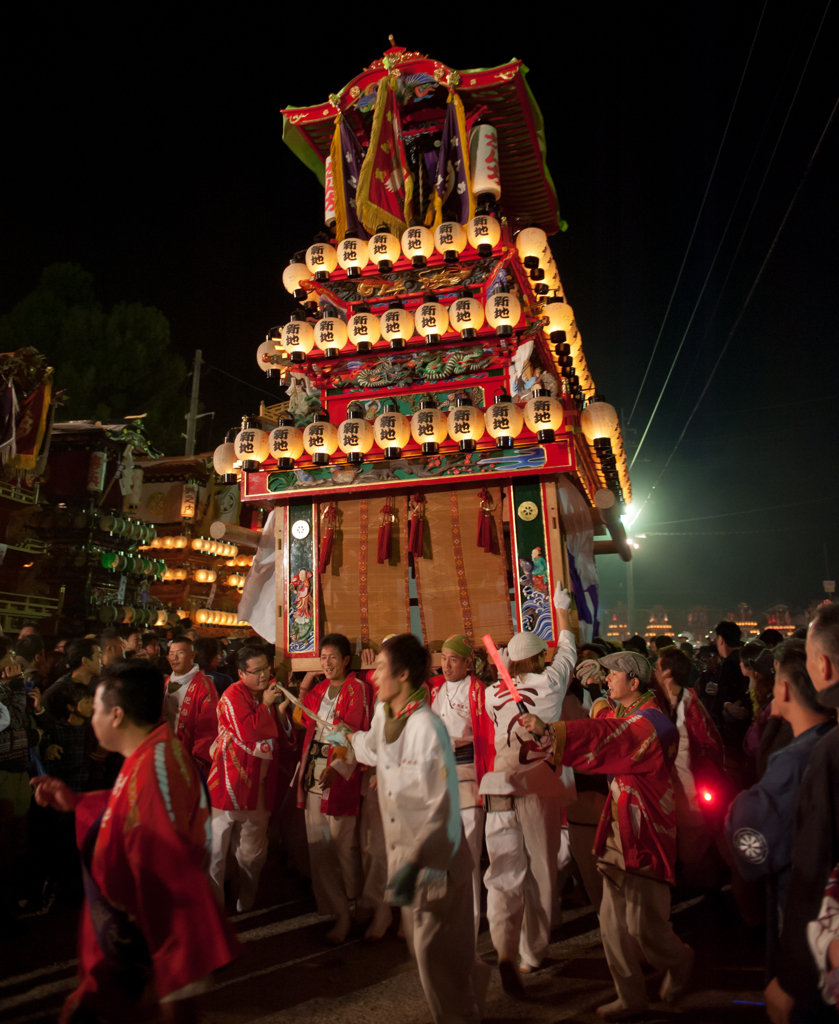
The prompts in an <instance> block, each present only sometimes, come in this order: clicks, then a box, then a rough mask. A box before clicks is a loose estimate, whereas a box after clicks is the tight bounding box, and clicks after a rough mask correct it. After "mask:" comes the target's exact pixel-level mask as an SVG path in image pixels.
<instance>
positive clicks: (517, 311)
mask: <svg viewBox="0 0 839 1024" xmlns="http://www.w3.org/2000/svg"><path fill="white" fill-rule="evenodd" d="M486 317H487V321H488V323H489V325H490V327H494V328H495V333H496V334H497V335H498V337H499V338H509V337H511V335H512V333H513V327H515V325H516V324H517V323H518V322H519V320H520V319H521V303H520V302H519V300H518V299H517V298H516V297H515V295H511V294H510V292H508V291H506V290H504V291H497V292H496V293H495V294H494V295H493V296H492V297H491V298H490V299H489V301H488V302H487V304H486Z"/></svg>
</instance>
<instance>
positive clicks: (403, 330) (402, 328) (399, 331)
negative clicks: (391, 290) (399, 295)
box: [380, 299, 414, 351]
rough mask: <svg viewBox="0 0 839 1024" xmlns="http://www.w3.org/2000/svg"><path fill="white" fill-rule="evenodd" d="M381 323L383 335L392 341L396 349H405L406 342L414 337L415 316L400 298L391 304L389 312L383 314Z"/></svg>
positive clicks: (392, 347)
mask: <svg viewBox="0 0 839 1024" xmlns="http://www.w3.org/2000/svg"><path fill="white" fill-rule="evenodd" d="M380 324H381V330H382V337H383V338H384V339H385V341H389V342H390V347H391V349H392V350H394V351H397V350H398V349H403V348H404V347H405V342H406V341H407V340H408V339H409V338H411V337H413V334H414V318H413V316H411V314H410V313H409V312H408V310H407V309H405V307H404V306H403V304H402V302H401V301H400V300H399V299H395V300H394V301H393V302H391V303H390V304H389V306H388V309H387V312H386V313H383V314H382V317H381V320H380Z"/></svg>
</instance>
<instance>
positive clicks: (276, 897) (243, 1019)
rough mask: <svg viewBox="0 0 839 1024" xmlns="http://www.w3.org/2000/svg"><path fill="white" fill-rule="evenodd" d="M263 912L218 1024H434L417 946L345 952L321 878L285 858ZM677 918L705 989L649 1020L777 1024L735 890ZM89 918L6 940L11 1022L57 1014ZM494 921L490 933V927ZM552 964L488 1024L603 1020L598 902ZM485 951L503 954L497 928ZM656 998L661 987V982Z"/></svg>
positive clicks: (251, 924) (62, 910)
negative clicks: (332, 933) (321, 893)
mask: <svg viewBox="0 0 839 1024" xmlns="http://www.w3.org/2000/svg"><path fill="white" fill-rule="evenodd" d="M260 895H261V897H262V900H261V903H260V906H259V907H258V908H257V909H256V910H254V911H252V912H250V913H248V914H240V915H236V916H234V917H233V918H232V920H233V921H234V924H235V926H236V929H237V931H238V933H239V938H240V939H241V940H242V943H243V949H244V952H243V955H242V956H241V957H240V959H239V960H238V961H237V962H236V963H234V964H232V965H231V966H230V967H228V968H226V969H225V970H224V971H222V972H220V975H219V978H218V986H217V988H216V989H215V990H214V991H213V992H212V993H211V994H209V995H207V996H205V997H203V998H204V1001H205V1005H204V1015H205V1020H206V1022H207V1024H273V1022H275V1021H276V1022H277V1024H280V1022H282V1024H298V1022H299V1024H304V1022H305V1024H321V1022H323V1024H370V1022H373V1021H388V1022H389V1024H428V1021H429V1020H430V1017H429V1013H428V1009H427V1006H426V1004H425V1001H424V999H423V995H422V990H421V989H420V986H419V981H418V978H417V972H416V970H415V969H414V967H413V965H412V963H411V960H410V957H409V956H408V952H407V949H406V946H405V943H404V942H402V941H400V940H399V939H398V938H397V937H396V934H395V929H394V931H393V933H391V934H390V935H388V936H387V937H386V938H385V939H384V941H382V942H381V943H378V944H377V945H370V944H367V943H365V941H364V939H363V932H362V930H361V929H359V930H358V931H357V932H354V933H352V934H351V936H350V939H349V941H348V942H347V943H346V944H344V945H343V946H341V947H339V948H337V949H335V948H332V947H328V946H326V945H325V944H324V942H323V935H324V934H325V932H326V931H327V930H328V925H327V924H326V923H325V919H323V918H320V917H318V915H317V913H316V912H315V907H314V901H313V900H312V897H311V891H310V887H309V883H308V882H306V881H305V880H303V879H301V878H300V877H299V876H297V875H296V874H294V873H290V872H287V871H283V870H281V868H280V867H279V865H278V864H277V863H275V862H274V860H273V858H272V860H270V861H269V864H268V866H267V868H266V873H265V875H264V876H263V885H262V887H261V893H260ZM675 900H676V903H675V907H674V923H675V925H676V928H677V930H678V932H679V934H680V935H681V936H682V937H683V938H684V939H685V940H686V941H687V942H689V943H690V944H691V945H692V946H693V947H694V948H695V949H696V951H697V962H698V964H699V968H698V972H697V979H696V981H697V987H696V990H695V991H694V992H693V993H692V994H691V995H689V996H688V997H687V998H686V999H685V1000H684V1001H683V1003H682V1004H681V1005H680V1006H679V1007H678V1008H676V1009H673V1008H668V1007H665V1006H664V1005H663V1004H653V1009H652V1010H651V1012H650V1013H649V1014H647V1015H646V1016H645V1017H644V1018H641V1019H642V1020H645V1021H647V1022H653V1021H671V1020H678V1021H681V1022H683V1024H728V1022H732V1024H734V1022H735V1021H736V1022H737V1024H752V1022H757V1021H765V1016H764V1012H763V1008H762V1006H760V1005H749V1004H750V1003H751V1004H754V1003H759V1002H760V1001H761V1000H762V995H761V990H762V988H763V976H762V967H761V962H762V957H761V947H762V937H761V935H760V934H759V933H758V932H756V931H754V930H749V929H747V928H746V927H745V926H744V925H742V924H741V923H740V921H739V919H738V918H737V915H736V913H735V911H734V908H733V903H732V901H731V898H730V895H729V894H726V893H723V894H722V895H721V896H720V897H718V898H717V899H715V900H714V901H713V902H709V901H708V900H705V899H702V898H697V897H696V896H693V898H691V897H690V894H678V893H677V894H676V897H675ZM77 920H78V911H77V910H76V909H74V908H71V907H54V908H53V910H52V911H51V912H50V913H49V914H46V915H35V916H32V917H29V918H25V919H24V921H23V930H22V933H21V935H20V936H17V937H15V938H14V939H10V938H9V937H8V936H3V938H2V959H0V1020H2V1021H4V1024H28V1022H29V1021H48V1020H53V1019H55V1017H56V1015H57V1012H58V1010H59V1008H60V1006H61V1003H62V1001H63V999H64V997H65V996H66V994H67V993H68V991H70V990H71V989H72V988H73V979H74V975H75V959H74V958H75V932H76V922H77ZM485 927H486V926H484V929H485ZM552 937H553V940H554V941H553V944H552V945H551V947H550V949H549V952H548V956H547V958H546V961H545V964H544V966H543V968H542V969H541V970H540V971H538V972H536V973H535V974H533V975H530V976H529V977H528V978H527V979H526V980H525V986H526V992H527V999H526V1001H524V1002H516V1001H514V1000H511V999H509V998H507V996H505V995H504V993H503V992H502V990H501V986H500V983H499V980H498V974H497V972H495V971H494V972H493V980H492V983H491V985H490V989H489V997H488V1003H487V1010H486V1016H485V1020H486V1021H487V1024H490V1022H491V1024H506V1022H508V1021H524V1022H532V1024H537V1022H538V1024H541V1022H545V1024H552V1022H555V1021H556V1022H558V1021H568V1022H572V1024H573V1022H579V1024H589V1022H591V1024H596V1022H597V1021H599V1019H600V1018H598V1017H597V1016H596V1014H595V1013H594V1010H595V1008H596V1007H597V1006H599V1005H601V1003H603V1002H607V1001H608V1000H609V999H611V998H612V996H613V990H612V988H611V985H610V981H609V972H608V969H607V966H606V962H605V959H604V956H603V948H602V946H601V944H600V934H599V931H598V923H597V917H596V915H595V914H594V912H593V911H592V908H591V907H590V906H577V907H575V908H574V909H567V908H566V910H565V912H564V915H563V922H562V926H561V927H559V928H558V929H556V930H555V932H554V934H553V936H552ZM478 949H479V953H480V954H481V955H482V956H483V957H484V958H485V959H486V961H487V962H488V963H491V964H494V963H495V954H494V951H493V949H492V945H491V943H490V941H489V935H488V933H487V932H486V930H483V931H482V932H481V935H480V938H479V943H478ZM649 980H650V985H649V989H650V994H651V997H652V998H655V992H656V991H657V983H658V981H660V979H658V980H657V979H656V977H655V976H654V975H651V976H650V979H649Z"/></svg>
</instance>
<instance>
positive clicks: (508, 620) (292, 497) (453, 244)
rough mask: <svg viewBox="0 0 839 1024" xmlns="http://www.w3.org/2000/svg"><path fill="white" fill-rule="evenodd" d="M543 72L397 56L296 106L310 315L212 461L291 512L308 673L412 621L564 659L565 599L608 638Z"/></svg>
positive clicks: (604, 514)
mask: <svg viewBox="0 0 839 1024" xmlns="http://www.w3.org/2000/svg"><path fill="white" fill-rule="evenodd" d="M391 42H393V41H392V40H391ZM526 73H527V69H526V68H525V66H524V65H523V64H522V62H521V61H518V60H515V61H512V62H511V63H509V64H505V65H503V66H501V67H496V68H491V69H482V70H477V71H457V70H455V69H453V68H450V67H447V66H446V65H445V64H442V63H440V62H439V61H437V60H434V59H431V58H429V57H426V56H423V55H422V54H420V53H416V52H409V51H407V50H405V49H404V48H402V47H399V46H395V45H393V46H392V47H391V49H389V50H388V51H387V52H386V53H385V54H384V56H383V57H381V58H380V59H378V60H375V61H373V63H372V64H371V65H370V66H369V67H368V68H365V69H364V70H363V71H362V72H361V73H360V74H358V75H357V76H356V77H355V78H353V79H352V80H351V81H350V82H348V83H347V84H346V85H345V86H344V87H343V88H342V89H341V90H340V91H339V92H337V93H333V94H331V95H330V96H329V99H328V100H327V101H326V102H322V103H318V104H316V105H314V106H305V107H287V108H286V109H284V110H283V111H282V115H283V138H284V141H285V142H286V143H287V144H288V146H289V147H290V148H291V149H292V151H293V152H294V153H295V154H296V155H297V156H298V157H299V158H300V160H301V161H302V163H303V164H304V165H305V166H306V167H307V168H308V170H309V171H311V172H313V173H314V174H316V175H317V176H318V178H319V180H320V181H321V182H322V183H323V185H324V190H325V206H324V215H323V223H322V224H318V223H316V217H315V213H314V211H313V214H312V222H313V231H312V236H311V238H309V239H301V240H300V248H299V250H298V251H297V252H294V253H289V256H290V262H289V264H288V266H287V267H286V269H285V271H284V273H283V284H284V285H285V287H286V289H287V291H288V292H289V293H291V294H292V295H293V297H294V299H295V300H297V301H298V308H297V309H296V311H295V312H294V313H292V315H291V317H290V319H289V321H288V322H287V323H284V324H281V325H279V326H277V327H274V328H273V329H271V330H270V331H269V332H268V334H267V337H266V339H265V341H264V342H263V343H262V344H261V345H260V346H259V349H258V351H257V363H258V365H259V367H260V368H261V369H262V370H263V371H264V372H265V373H266V374H267V376H268V377H269V378H272V379H274V380H276V381H277V382H278V383H279V385H280V387H281V388H282V389H283V390H282V391H279V392H278V402H277V404H276V405H275V406H269V407H263V408H262V409H260V413H259V415H256V416H253V417H246V418H245V419H244V420H243V422H242V428H241V429H240V430H234V431H231V432H230V434H229V435H228V437H227V440H226V442H225V443H224V444H223V445H222V446H221V447H220V448H219V449H217V451H216V453H215V459H214V462H215V468H216V472H217V473H218V474H219V475H220V477H221V479H222V480H224V481H226V482H231V481H235V480H236V479H237V478H238V479H239V481H240V487H241V500H242V503H243V506H247V505H248V504H249V503H250V504H251V505H252V506H254V507H256V508H261V509H264V510H268V509H270V510H272V511H273V516H272V517H270V518H269V521H268V522H266V525H265V529H266V531H267V530H272V531H273V534H272V537H273V539H272V540H271V542H270V547H271V550H270V551H267V549H266V551H265V552H264V559H263V561H264V564H268V561H267V560H268V559H270V558H275V563H274V564H275V571H274V573H273V577H272V585H273V586H275V588H276V590H275V592H272V593H271V595H270V598H269V597H267V596H266V598H265V600H266V601H269V604H270V606H271V607H272V609H273V610H274V611H275V612H276V613H277V615H278V617H277V621H276V643H277V648H278V656H282V654H284V655H285V656H286V658H287V659H288V660H289V661H290V662H291V665H292V667H294V668H300V669H303V668H308V667H311V666H312V665H313V664H314V661H313V659H315V658H316V656H317V653H318V638H319V637H320V636H322V635H323V634H325V633H327V632H330V631H338V632H342V633H344V634H346V635H347V636H348V637H350V638H351V640H353V642H354V643H355V644H356V649H357V650H358V649H360V648H361V647H367V646H376V645H377V644H378V643H379V642H380V641H381V639H382V638H383V637H384V636H386V635H387V634H390V633H398V632H403V631H410V630H411V629H412V624H413V627H414V629H413V631H414V632H421V634H422V637H423V639H424V641H425V642H426V644H428V645H429V646H430V648H431V649H432V650H439V649H440V646H441V644H442V642H443V641H444V640H445V639H446V637H448V636H450V635H451V634H452V633H456V632H462V633H465V634H467V635H468V636H470V637H472V638H474V639H475V640H476V641H477V642H480V638H481V637H482V636H483V635H484V634H486V633H490V634H492V636H493V637H494V638H495V639H496V640H497V641H498V642H499V644H500V643H505V642H506V641H507V640H508V639H509V637H510V636H511V635H512V634H513V633H514V632H516V631H517V630H521V629H529V630H533V631H535V632H536V633H538V634H539V635H540V636H542V637H543V638H544V639H545V641H546V642H547V644H548V646H549V647H553V646H555V644H556V642H557V639H558V636H557V623H556V618H555V613H554V609H553V604H552V601H551V595H552V592H553V589H554V587H555V585H556V583H557V582H561V583H563V584H564V585H565V586H567V587H568V588H569V589H570V590H571V591H572V592H573V596H574V614H573V622H574V625H575V628H576V629H577V630H578V631H579V633H580V636H581V637H582V638H590V637H591V635H592V629H593V627H594V626H595V623H596V620H597V574H596V570H595V566H594V553H595V541H594V537H595V536H603V537H605V536H606V535H607V533H608V534H609V537H610V539H608V540H601V541H598V542H597V543H596V548H597V553H598V554H603V553H607V552H612V553H618V554H619V555H620V556H621V557H622V558H623V559H624V560H627V561H628V560H629V558H630V549H629V546H628V544H627V542H626V535H625V533H624V530H623V527H622V525H621V521H620V515H621V513H622V512H623V511H624V507H625V505H626V504H628V503H629V501H630V499H631V485H630V481H629V476H628V472H627V464H626V455H625V450H624V444H623V439H622V436H621V430H620V425H619V423H618V417H617V414H616V412H615V410H614V408H613V407H612V406H611V405H609V404H608V403H607V402H606V401H605V400H603V399H602V398H601V397H600V396H599V395H598V394H597V393H596V391H595V386H594V381H593V379H592V375H591V372H590V370H589V367H588V365H587V362H586V357H585V354H584V350H583V345H582V338H581V334H580V328H579V325H578V320H577V317H576V315H575V313H574V310H573V308H572V306H571V304H570V301H569V297H568V296H566V294H565V291H564V289H563V286H562V281H561V277H560V269H561V266H562V254H561V246H557V247H556V255H555V254H554V250H553V248H552V245H551V241H550V239H551V238H552V237H553V236H555V235H556V234H557V232H559V231H560V230H562V229H564V227H565V225H564V223H563V222H562V221H561V220H560V216H559V208H558V203H557V196H556V191H555V188H554V184H553V181H552V179H551V175H550V173H549V171H548V167H547V164H546V159H545V153H546V144H545V136H544V127H543V122H542V117H541V114H540V112H539V108H538V106H537V104H536V101H535V99H534V97H533V95H532V93H531V91H530V89H529V87H528V84H527V80H526ZM320 219H321V218H320V216H318V217H317V220H318V221H320ZM261 557H262V556H260V555H257V559H258V560H260V558H261ZM412 613H413V614H412ZM272 616H273V612H272ZM250 618H251V621H253V622H254V623H255V617H254V616H253V615H251V616H250ZM267 633H270V629H265V630H264V634H263V635H267ZM268 638H269V639H272V640H273V639H274V637H273V636H269V637H268Z"/></svg>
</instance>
